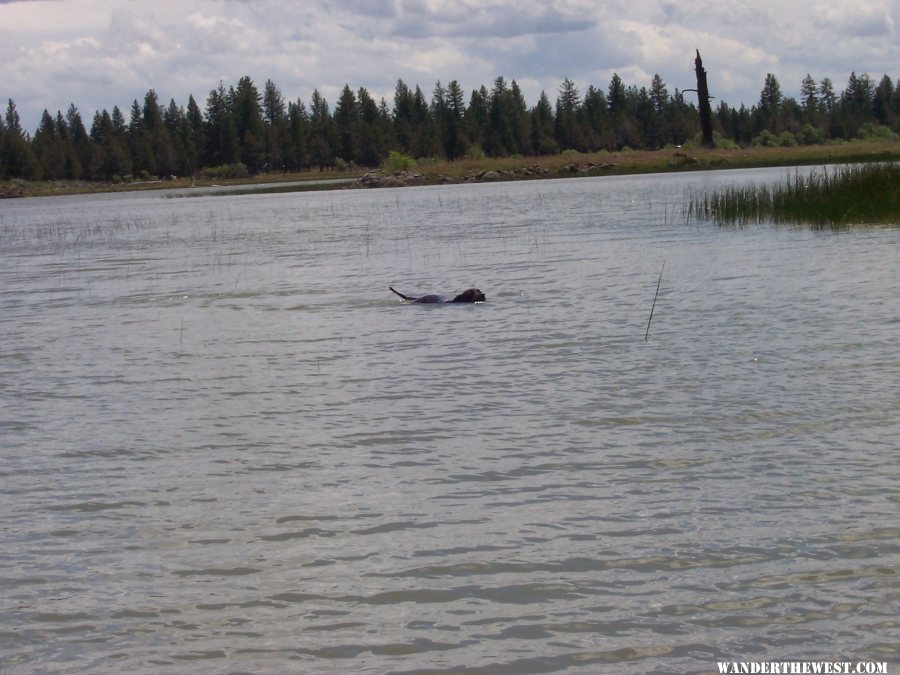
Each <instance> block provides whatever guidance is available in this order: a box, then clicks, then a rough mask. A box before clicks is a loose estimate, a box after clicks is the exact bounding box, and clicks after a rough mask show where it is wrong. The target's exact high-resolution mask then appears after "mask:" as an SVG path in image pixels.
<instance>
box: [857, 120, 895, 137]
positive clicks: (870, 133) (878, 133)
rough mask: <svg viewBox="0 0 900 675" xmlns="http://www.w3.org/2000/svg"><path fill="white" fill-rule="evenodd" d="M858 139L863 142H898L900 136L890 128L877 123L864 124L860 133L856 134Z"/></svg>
mask: <svg viewBox="0 0 900 675" xmlns="http://www.w3.org/2000/svg"><path fill="white" fill-rule="evenodd" d="M856 137H857V138H860V139H863V140H882V141H896V140H898V139H900V136H898V135H897V134H896V133H894V132H893V131H891V130H890V129H889V128H888V127H886V126H884V125H882V124H876V123H875V122H866V123H865V124H863V125H862V126H861V127H860V128H859V131H857V132H856Z"/></svg>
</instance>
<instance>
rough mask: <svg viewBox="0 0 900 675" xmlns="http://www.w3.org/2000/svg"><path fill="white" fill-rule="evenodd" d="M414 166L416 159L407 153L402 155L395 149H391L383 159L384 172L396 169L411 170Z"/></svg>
mask: <svg viewBox="0 0 900 675" xmlns="http://www.w3.org/2000/svg"><path fill="white" fill-rule="evenodd" d="M415 168H416V160H414V159H413V158H412V157H410V156H409V155H404V154H401V153H399V152H397V151H396V150H391V151H390V153H389V154H388V156H387V159H386V160H384V172H385V173H396V172H398V171H412V170H413V169H415Z"/></svg>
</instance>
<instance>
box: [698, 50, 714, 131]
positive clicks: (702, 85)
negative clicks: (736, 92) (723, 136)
mask: <svg viewBox="0 0 900 675" xmlns="http://www.w3.org/2000/svg"><path fill="white" fill-rule="evenodd" d="M694 66H695V67H696V70H697V98H698V99H699V103H700V130H701V131H702V133H703V147H705V148H712V147H713V146H714V143H713V134H712V109H711V108H710V107H709V87H708V86H707V84H706V70H705V69H704V68H703V61H702V60H701V59H700V50H699V49H698V50H697V58H696V60H695V61H694Z"/></svg>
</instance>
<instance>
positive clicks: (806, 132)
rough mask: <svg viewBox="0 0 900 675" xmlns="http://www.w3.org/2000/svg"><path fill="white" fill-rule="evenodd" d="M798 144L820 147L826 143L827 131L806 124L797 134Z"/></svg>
mask: <svg viewBox="0 0 900 675" xmlns="http://www.w3.org/2000/svg"><path fill="white" fill-rule="evenodd" d="M796 136H797V142H798V143H800V145H819V144H821V143H824V142H825V131H824V129H819V128H818V127H814V126H813V125H811V124H804V125H803V128H802V129H801V130H800V131H798V132H797V134H796Z"/></svg>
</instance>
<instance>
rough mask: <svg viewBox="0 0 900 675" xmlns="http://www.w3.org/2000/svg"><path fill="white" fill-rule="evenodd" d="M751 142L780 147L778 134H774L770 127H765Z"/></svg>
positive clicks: (761, 145)
mask: <svg viewBox="0 0 900 675" xmlns="http://www.w3.org/2000/svg"><path fill="white" fill-rule="evenodd" d="M751 144H752V145H754V146H756V147H763V148H777V147H778V136H776V135H775V134H773V133H772V132H771V131H769V130H768V129H765V130H763V132H762V133H761V134H760V135H759V136H756V137H754V138H753V141H751Z"/></svg>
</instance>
